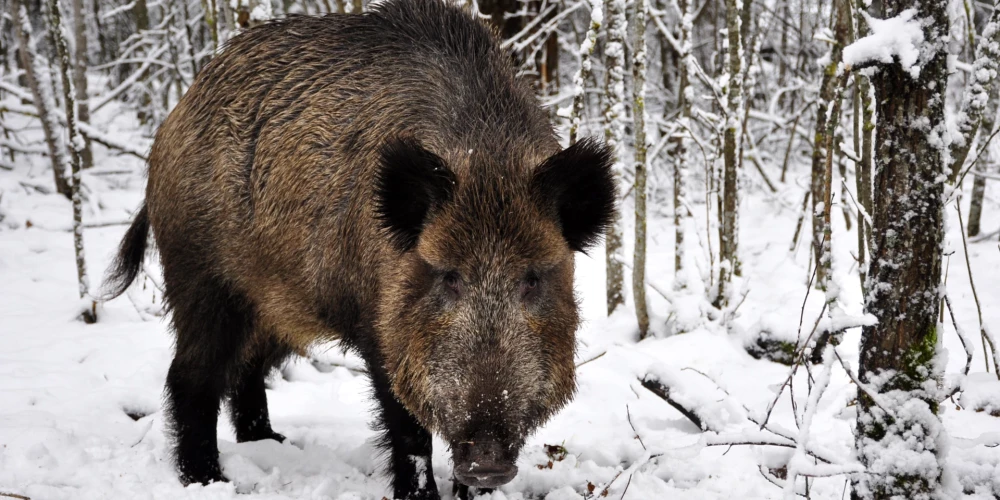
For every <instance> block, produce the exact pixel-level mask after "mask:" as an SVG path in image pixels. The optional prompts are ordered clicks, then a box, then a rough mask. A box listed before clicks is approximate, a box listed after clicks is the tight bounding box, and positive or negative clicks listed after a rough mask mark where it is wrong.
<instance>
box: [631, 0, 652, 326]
mask: <svg viewBox="0 0 1000 500" xmlns="http://www.w3.org/2000/svg"><path fill="white" fill-rule="evenodd" d="M646 11H647V7H646V1H645V0H635V17H634V18H633V25H634V26H635V47H634V48H633V50H634V54H635V56H634V60H633V62H632V96H633V105H632V114H633V115H634V117H635V118H634V123H635V183H634V185H633V191H634V192H635V252H634V255H633V258H632V297H633V299H634V301H635V317H636V320H637V321H638V323H639V338H640V339H643V338H645V337H646V335H647V334H648V333H649V311H648V310H647V308H646V307H647V306H646Z"/></svg>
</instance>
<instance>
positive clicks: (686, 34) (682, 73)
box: [671, 0, 696, 290]
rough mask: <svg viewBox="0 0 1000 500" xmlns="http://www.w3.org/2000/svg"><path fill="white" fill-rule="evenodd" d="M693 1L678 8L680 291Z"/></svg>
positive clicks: (678, 286)
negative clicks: (679, 28) (679, 17)
mask: <svg viewBox="0 0 1000 500" xmlns="http://www.w3.org/2000/svg"><path fill="white" fill-rule="evenodd" d="M691 4H692V1H691V0H680V1H679V2H678V5H677V7H678V9H677V10H678V11H679V12H681V38H680V40H679V42H680V49H681V53H680V67H679V68H678V73H679V74H678V80H679V82H680V84H679V86H678V89H677V100H678V106H677V107H678V108H680V117H679V118H678V120H677V130H675V131H674V137H673V138H672V139H671V140H672V141H673V142H674V148H673V151H672V155H671V156H673V159H674V193H673V194H674V200H673V208H674V289H676V290H680V289H683V288H684V287H686V286H687V275H686V272H685V269H684V259H685V255H684V236H685V231H686V229H687V219H688V212H687V207H686V206H685V203H686V202H687V192H686V188H687V186H686V184H685V182H686V178H687V168H688V167H687V165H688V164H687V144H686V141H687V139H688V138H689V137H690V134H691V126H692V123H691V107H692V104H693V103H692V100H693V99H694V89H693V88H692V87H691V75H692V73H694V72H695V71H696V69H695V67H694V65H695V64H696V62H695V60H694V54H693V53H692V44H691V30H692V26H693V25H694V16H693V14H692V12H691V9H692V7H691Z"/></svg>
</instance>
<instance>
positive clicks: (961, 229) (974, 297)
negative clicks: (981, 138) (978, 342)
mask: <svg viewBox="0 0 1000 500" xmlns="http://www.w3.org/2000/svg"><path fill="white" fill-rule="evenodd" d="M987 142H989V141H987ZM955 211H957V212H958V231H959V232H960V233H962V248H963V249H964V250H965V269H966V271H968V273H969V286H970V287H971V288H972V300H974V301H975V302H976V312H977V313H978V314H979V335H980V337H982V340H983V364H984V365H986V373H989V372H990V357H989V354H988V353H987V350H986V327H985V326H984V325H983V308H982V306H980V304H979V294H978V293H976V281H975V279H973V277H972V263H971V262H970V261H969V245H968V243H967V242H966V240H965V222H964V221H963V220H962V203H961V199H960V200H959V202H958V203H955ZM996 363H997V360H996V359H994V360H993V364H994V365H995V364H996ZM994 371H995V372H997V378H998V379H1000V369H997V370H994Z"/></svg>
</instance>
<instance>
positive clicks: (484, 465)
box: [452, 441, 517, 488]
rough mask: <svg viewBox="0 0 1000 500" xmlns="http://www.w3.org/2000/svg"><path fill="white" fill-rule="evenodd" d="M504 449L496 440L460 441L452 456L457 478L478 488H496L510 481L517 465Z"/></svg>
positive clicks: (515, 472)
mask: <svg viewBox="0 0 1000 500" xmlns="http://www.w3.org/2000/svg"><path fill="white" fill-rule="evenodd" d="M503 450H504V448H503V446H502V445H501V444H500V443H498V442H495V441H479V442H475V443H473V442H465V443H459V444H458V445H457V446H455V447H454V448H453V456H452V459H453V461H454V463H455V478H456V479H458V481H459V482H460V483H462V484H465V485H468V486H474V487H477V488H496V487H497V486H502V485H504V484H507V483H509V482H510V481H511V480H512V479H514V476H516V475H517V466H516V465H514V460H512V459H511V457H507V456H506V455H508V454H506V453H504V452H503Z"/></svg>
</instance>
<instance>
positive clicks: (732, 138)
mask: <svg viewBox="0 0 1000 500" xmlns="http://www.w3.org/2000/svg"><path fill="white" fill-rule="evenodd" d="M741 5H742V2H741V1H740V0H726V26H727V29H728V37H729V49H728V52H727V55H728V60H729V64H728V66H727V68H726V71H727V72H728V73H729V80H728V82H729V83H728V87H727V89H726V95H727V98H728V99H727V102H726V123H725V130H724V132H723V162H724V167H723V171H722V210H721V212H720V213H719V219H720V221H719V222H720V224H719V290H718V295H717V296H716V298H715V307H717V308H720V309H722V308H724V307H726V305H728V303H729V294H730V287H731V282H732V275H733V269H735V268H736V267H738V265H737V262H736V260H737V259H738V258H739V257H738V255H737V248H738V244H739V241H738V237H739V235H738V225H739V213H738V211H739V203H738V196H739V193H737V189H739V179H738V176H739V171H738V168H737V167H738V165H739V158H737V156H738V155H737V153H738V151H737V149H738V145H737V133H738V131H739V128H740V123H741V121H742V120H740V112H741V111H742V110H743V92H742V90H743V89H741V88H740V87H741V84H742V70H741V68H742V62H743V61H742V59H743V44H742V37H741V30H740V24H741V8H740V7H741Z"/></svg>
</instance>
